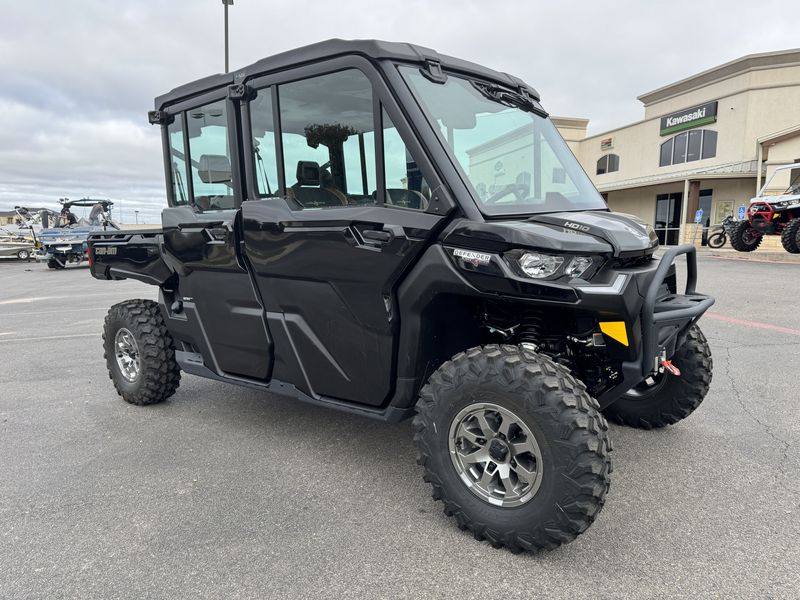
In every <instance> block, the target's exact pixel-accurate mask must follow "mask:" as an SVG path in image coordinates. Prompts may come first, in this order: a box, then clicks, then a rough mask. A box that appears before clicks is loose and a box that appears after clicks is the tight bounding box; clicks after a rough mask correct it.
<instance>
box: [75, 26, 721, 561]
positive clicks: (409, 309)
mask: <svg viewBox="0 0 800 600" xmlns="http://www.w3.org/2000/svg"><path fill="white" fill-rule="evenodd" d="M155 108H156V110H155V111H153V112H151V113H150V121H151V122H152V123H154V124H157V125H158V126H160V128H161V132H162V138H163V143H164V152H165V171H166V178H167V182H168V196H169V208H166V209H165V210H164V211H163V213H162V225H163V227H162V231H161V232H160V233H153V232H130V231H124V232H108V233H97V234H93V235H92V236H91V242H90V247H91V251H90V259H91V260H92V261H93V262H92V274H93V275H94V276H95V277H97V278H100V279H123V278H131V279H139V280H141V281H144V282H147V283H151V284H154V285H157V286H159V288H160V292H159V302H158V303H156V302H151V301H148V300H131V301H128V302H123V303H121V304H117V305H116V306H113V307H112V308H111V310H110V312H109V314H108V317H107V318H106V323H105V333H104V340H105V342H104V343H105V356H106V360H107V363H108V369H109V372H110V375H111V378H112V380H113V382H114V385H115V386H116V388H117V390H118V392H119V393H120V394H121V395H122V397H123V398H124V399H125V400H127V401H128V402H131V403H134V404H152V403H154V402H161V401H163V400H165V399H167V398H168V397H170V396H171V395H172V394H173V393H175V390H176V389H177V388H178V383H179V379H180V371H185V372H187V373H191V374H194V375H200V376H202V377H208V378H211V379H216V380H219V381H226V382H229V383H234V384H238V385H244V386H249V387H253V388H258V389H263V390H266V391H272V392H275V393H278V394H281V395H284V396H288V397H291V398H295V399H298V400H303V401H306V402H309V403H312V404H317V405H323V406H328V407H331V408H336V409H339V410H343V411H349V412H351V413H354V414H356V415H362V416H368V417H373V418H376V419H383V420H387V421H398V420H401V419H405V418H409V417H413V418H414V430H415V434H414V439H415V442H416V446H417V451H418V455H417V460H418V462H419V463H420V464H421V465H422V466H423V467H424V470H425V479H426V481H428V482H429V483H430V484H431V485H432V486H433V495H434V498H436V499H439V500H442V501H443V502H444V506H445V512H446V513H447V514H448V515H453V516H454V517H455V518H456V520H457V522H458V525H459V526H460V527H462V528H465V529H469V530H471V531H472V533H473V534H474V535H475V537H477V538H479V539H486V540H488V541H489V542H491V543H492V544H493V545H495V546H506V547H508V548H510V549H511V550H513V551H521V550H529V551H534V550H537V549H541V548H553V547H555V546H558V545H559V544H561V543H564V542H568V541H570V540H572V539H573V538H575V536H576V535H578V534H579V533H581V532H582V531H584V530H585V529H586V528H587V527H588V526H589V525H590V524H591V523H592V521H594V519H595V517H596V516H597V514H598V512H599V511H600V509H601V507H602V505H603V502H604V499H605V496H606V492H607V490H608V485H609V474H610V472H611V465H610V462H609V452H610V450H611V444H610V441H609V434H608V427H607V425H606V416H608V417H609V418H611V419H613V420H615V421H617V422H619V423H625V424H628V425H632V426H635V427H644V428H650V427H661V426H664V425H668V424H671V423H675V422H677V421H679V420H680V419H683V418H684V417H686V416H688V415H689V414H690V413H691V412H692V411H693V410H694V409H696V408H697V406H698V405H699V404H700V403H701V401H702V400H703V398H704V396H705V395H706V392H707V391H708V386H709V383H710V381H711V356H710V353H709V348H708V344H707V342H706V340H705V338H704V337H703V334H702V333H701V332H700V329H699V328H698V327H697V324H696V322H697V320H698V318H699V317H700V316H701V315H702V314H703V313H704V311H705V310H706V309H708V307H709V306H711V305H712V304H713V302H714V300H713V299H712V298H710V297H709V296H706V295H702V294H698V293H696V292H695V282H696V262H695V251H694V248H693V247H690V246H681V247H676V248H670V249H669V250H667V251H665V252H664V253H663V255H662V256H661V257H660V258H655V257H654V255H653V253H654V251H655V250H656V247H657V245H658V244H657V238H656V236H655V234H654V232H653V230H652V229H651V228H650V227H649V226H647V225H645V224H644V223H642V222H640V221H638V220H636V219H634V218H631V217H627V216H624V215H617V214H613V213H611V212H609V211H608V209H607V207H606V205H605V203H604V202H603V199H602V198H601V197H600V195H599V194H598V193H597V191H596V190H595V189H594V187H593V186H592V184H591V182H590V180H589V179H588V177H587V176H586V174H585V173H584V172H583V170H582V169H581V167H580V166H579V164H578V162H577V161H576V160H575V158H574V156H573V155H572V154H571V153H570V151H569V149H568V147H567V145H566V144H565V142H564V140H563V139H562V138H561V136H560V135H559V133H558V131H557V130H556V128H555V126H554V125H553V123H552V122H551V121H550V120H549V119H548V116H547V113H546V112H545V111H544V109H543V108H542V106H541V105H540V103H539V96H538V94H537V92H536V91H535V90H534V89H532V88H531V87H529V86H528V85H526V84H525V83H524V82H522V81H520V80H519V79H517V78H515V77H511V76H509V75H506V74H504V73H500V72H497V71H493V70H490V69H487V68H485V67H482V66H479V65H475V64H472V63H468V62H465V61H462V60H459V59H455V58H451V57H448V56H443V55H440V54H438V53H437V52H434V51H433V50H429V49H427V48H420V47H417V46H412V45H408V44H399V43H385V42H377V41H341V40H331V41H328V42H323V43H320V44H316V45H312V46H308V47H305V48H300V49H298V50H294V51H292V52H287V53H284V54H279V55H277V56H273V57H271V58H267V59H264V60H262V61H259V62H257V63H255V64H253V65H251V66H249V67H245V68H243V69H240V70H238V71H236V72H234V73H231V74H229V75H215V76H212V77H209V78H206V79H203V80H200V81H197V82H194V83H190V84H188V85H185V86H183V87H180V88H177V89H175V90H173V91H172V92H170V93H169V94H167V95H165V96H162V97H160V98H158V99H156V106H155ZM683 257H685V258H686V264H687V266H688V271H687V282H686V288H685V291H684V292H683V293H678V291H677V289H676V276H675V265H674V264H673V261H675V260H676V259H678V258H683ZM604 414H605V416H604Z"/></svg>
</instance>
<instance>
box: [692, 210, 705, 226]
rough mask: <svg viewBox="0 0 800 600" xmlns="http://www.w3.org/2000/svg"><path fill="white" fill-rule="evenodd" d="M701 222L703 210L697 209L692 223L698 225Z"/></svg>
mask: <svg viewBox="0 0 800 600" xmlns="http://www.w3.org/2000/svg"><path fill="white" fill-rule="evenodd" d="M702 220H703V209H702V208H699V209H697V212H696V213H694V222H695V223H700V222H701V221H702Z"/></svg>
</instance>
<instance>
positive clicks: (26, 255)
mask: <svg viewBox="0 0 800 600" xmlns="http://www.w3.org/2000/svg"><path fill="white" fill-rule="evenodd" d="M30 257H31V253H30V251H28V250H20V251H19V252H17V258H18V259H20V260H28V259H29V258H30Z"/></svg>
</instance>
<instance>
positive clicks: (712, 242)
mask: <svg viewBox="0 0 800 600" xmlns="http://www.w3.org/2000/svg"><path fill="white" fill-rule="evenodd" d="M727 241H728V236H727V235H725V233H724V232H722V231H718V232H717V233H715V234H713V235H711V236H709V238H708V247H709V248H714V249H715V250H716V249H717V248H722V247H723V246H724V245H725V242H727Z"/></svg>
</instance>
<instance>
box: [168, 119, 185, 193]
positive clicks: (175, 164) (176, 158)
mask: <svg viewBox="0 0 800 600" xmlns="http://www.w3.org/2000/svg"><path fill="white" fill-rule="evenodd" d="M167 134H168V135H169V165H170V171H171V172H172V197H173V199H174V201H175V204H186V203H187V202H189V192H188V190H187V188H186V146H185V144H184V143H183V113H179V114H177V115H175V118H174V119H173V121H172V123H170V124H169V126H168V127H167Z"/></svg>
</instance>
